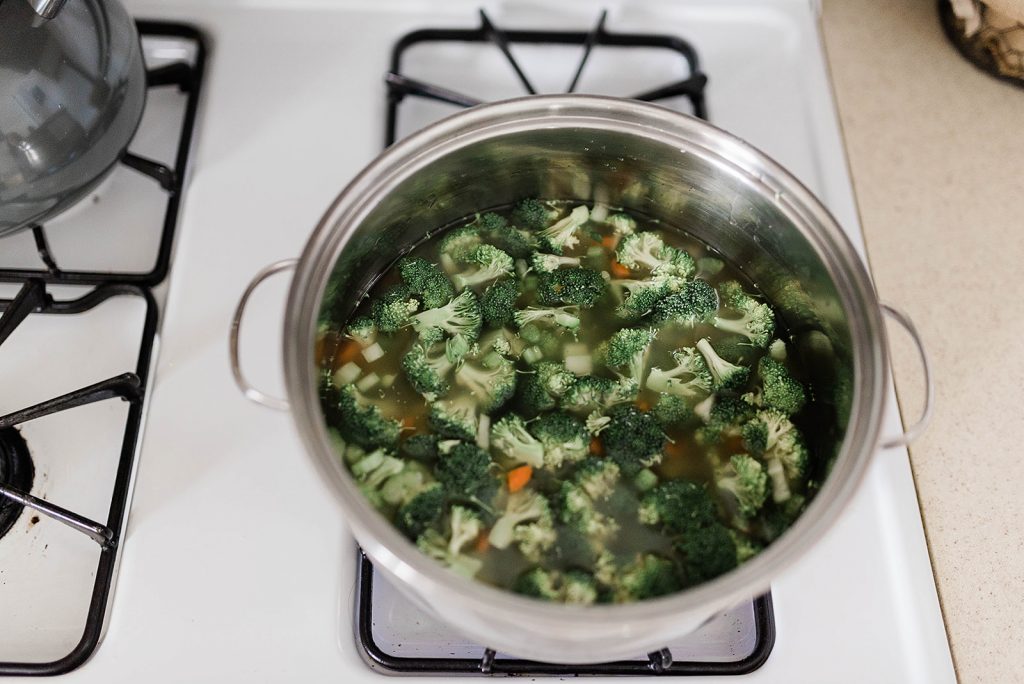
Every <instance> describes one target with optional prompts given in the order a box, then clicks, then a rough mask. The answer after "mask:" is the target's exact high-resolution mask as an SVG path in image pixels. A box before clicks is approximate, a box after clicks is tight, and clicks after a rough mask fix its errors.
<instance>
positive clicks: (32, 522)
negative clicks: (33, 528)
mask: <svg viewBox="0 0 1024 684" xmlns="http://www.w3.org/2000/svg"><path fill="white" fill-rule="evenodd" d="M38 522H39V516H38V515H33V516H32V518H31V519H30V520H29V521H28V524H29V525H35V524H36V523H38Z"/></svg>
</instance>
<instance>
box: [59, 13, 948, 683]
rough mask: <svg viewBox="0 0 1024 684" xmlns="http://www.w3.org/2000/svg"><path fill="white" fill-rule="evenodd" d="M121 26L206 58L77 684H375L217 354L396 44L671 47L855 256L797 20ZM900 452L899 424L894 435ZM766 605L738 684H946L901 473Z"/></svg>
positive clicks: (276, 421) (278, 465) (322, 512)
mask: <svg viewBox="0 0 1024 684" xmlns="http://www.w3.org/2000/svg"><path fill="white" fill-rule="evenodd" d="M127 4H128V5H129V9H130V10H131V11H132V12H133V13H134V14H136V15H137V16H141V17H146V18H168V19H175V20H184V21H189V22H191V23H195V24H197V25H199V26H200V27H201V28H202V29H203V30H204V31H205V32H206V34H207V36H208V37H209V41H210V48H211V49H210V58H209V64H208V72H207V75H206V80H205V83H204V95H203V98H204V103H203V105H202V107H201V111H200V114H199V121H198V125H197V131H198V132H197V143H196V144H197V147H196V151H195V155H194V161H193V169H192V176H191V181H190V184H189V187H188V188H187V191H186V195H185V200H184V204H183V211H182V217H181V226H180V229H179V234H178V245H177V252H176V257H175V261H174V266H173V269H172V275H171V282H170V287H169V291H168V300H167V305H166V310H165V316H164V321H163V328H162V339H161V348H160V357H159V361H158V365H157V368H156V381H155V386H154V387H153V390H152V395H151V397H152V398H151V406H150V411H149V420H148V425H147V427H146V431H145V438H144V439H145V441H144V444H143V448H142V453H141V457H140V463H139V471H138V480H137V484H136V488H135V497H134V503H133V506H132V510H131V516H130V519H129V523H128V529H127V539H126V540H125V543H124V552H123V557H122V563H121V573H120V577H119V580H118V583H117V588H116V595H115V598H114V602H113V605H112V608H111V611H110V622H109V627H108V630H107V633H106V637H105V640H104V642H103V643H102V644H101V645H100V647H99V648H98V650H97V652H96V655H95V656H94V657H93V658H92V660H91V661H89V662H88V663H87V664H86V665H84V666H83V667H81V668H80V669H78V670H76V671H74V672H73V673H71V674H69V675H67V676H66V677H65V678H66V679H67V680H69V681H72V682H111V681H125V682H136V681H146V682H164V681H166V682H181V681H244V682H254V681H302V682H313V681H321V682H338V681H345V682H351V681H356V680H359V681H369V680H372V679H375V678H377V677H378V676H379V675H377V674H374V673H371V671H370V670H369V669H367V668H366V666H365V665H364V664H363V662H362V660H361V659H360V657H359V654H358V652H357V647H356V645H355V643H354V640H353V635H352V629H351V622H352V600H353V594H354V589H355V587H354V576H355V561H354V558H353V543H352V541H351V538H350V536H349V535H348V533H347V531H346V528H345V523H344V520H342V519H341V516H340V513H339V510H338V508H337V507H336V506H335V504H334V502H333V500H332V497H331V494H330V492H329V491H328V490H327V488H326V486H325V485H323V484H322V483H321V482H320V481H319V480H318V478H317V476H316V473H315V471H314V469H313V467H312V466H311V464H310V463H309V462H308V460H307V457H306V456H305V455H304V454H303V450H302V447H301V445H300V442H299V439H298V437H297V435H296V432H295V429H294V427H293V425H292V422H291V419H290V418H289V417H288V415H287V414H279V413H274V412H271V411H268V410H265V409H261V408H260V407H257V406H254V405H251V404H249V403H248V402H246V401H245V400H244V399H242V397H241V396H240V395H239V393H238V391H237V390H236V389H235V387H234V385H233V383H232V380H231V374H230V371H229V367H228V360H227V333H228V325H229V319H230V316H231V312H232V309H233V307H234V305H235V303H236V301H237V298H238V296H239V294H240V293H241V291H242V289H243V288H244V286H245V284H246V282H247V281H248V279H249V278H250V276H251V275H252V274H253V273H255V272H256V271H257V270H258V269H259V268H260V267H262V266H263V265H265V264H267V263H269V262H271V261H274V260H277V259H281V258H284V257H290V256H294V255H296V254H298V253H299V251H300V249H301V247H302V245H303V243H304V241H305V239H306V237H307V236H308V234H309V232H310V230H311V229H312V227H313V226H314V225H315V223H316V221H317V219H318V218H319V216H320V213H321V212H322V211H323V209H324V208H325V207H326V206H327V205H328V203H329V202H330V200H331V199H332V198H333V197H334V196H335V195H336V194H337V192H338V191H339V189H340V188H342V187H343V186H344V185H345V184H346V183H347V182H348V181H349V179H351V178H352V176H353V175H354V174H355V173H356V172H357V171H358V170H359V169H360V168H361V167H362V166H363V165H364V164H365V163H366V162H368V161H369V160H370V159H371V158H372V157H373V156H374V155H375V154H376V153H377V152H378V150H379V148H380V146H381V138H382V135H383V134H382V125H383V124H382V122H383V112H384V86H383V81H382V75H383V73H384V71H385V70H386V68H387V64H388V59H389V52H390V48H391V44H392V43H393V41H394V39H395V38H397V37H398V36H399V35H400V34H402V33H404V32H406V31H408V30H411V29H414V28H420V27H423V26H436V25H466V26H472V25H475V24H476V21H477V20H476V14H475V12H476V9H477V8H478V6H479V5H481V4H483V5H484V7H486V8H487V10H488V12H489V14H490V15H491V16H492V18H493V19H494V20H495V21H496V22H499V23H500V24H508V25H514V24H516V23H517V22H518V23H519V24H520V25H526V24H530V23H533V24H535V25H536V24H537V23H538V21H537V19H536V17H538V16H541V17H553V18H549V19H543V18H542V19H541V20H540V21H542V22H543V21H548V22H552V21H553V22H554V23H556V24H558V25H561V26H571V27H580V26H585V25H589V23H590V22H591V21H592V19H593V17H595V16H596V14H597V11H598V10H599V8H600V7H601V6H603V7H607V8H608V9H609V19H608V28H609V29H612V30H628V29H641V30H642V29H647V30H652V29H653V30H656V31H659V32H668V33H678V34H680V35H683V36H685V37H687V38H689V39H691V40H692V42H694V43H695V45H696V47H697V49H698V51H699V52H700V54H701V57H702V59H703V64H704V69H705V70H706V72H707V73H709V75H710V77H711V79H712V82H711V90H710V96H709V106H710V109H711V116H712V120H713V121H714V122H715V123H716V124H718V125H720V126H722V127H724V128H727V129H730V130H732V131H734V132H736V133H738V134H739V135H741V136H743V137H746V138H748V139H749V140H750V141H751V142H753V143H754V144H756V145H759V146H760V147H762V148H764V149H765V150H766V151H768V152H769V153H770V154H772V155H774V156H776V157H777V158H778V159H779V161H781V162H782V163H783V164H785V165H787V166H789V167H790V168H791V169H792V170H793V171H794V172H795V173H796V174H797V175H798V176H800V177H801V178H802V179H803V180H804V181H805V182H806V183H807V184H808V185H809V186H810V187H811V188H812V189H814V190H816V191H817V192H819V193H820V194H821V196H822V197H823V198H824V199H825V200H826V203H827V204H828V205H829V206H830V208H831V209H832V210H833V212H834V213H835V214H836V216H837V217H838V218H839V220H840V222H841V223H842V224H844V225H845V226H847V227H848V228H849V230H850V232H851V235H852V237H853V238H854V240H855V241H856V242H857V243H858V244H860V240H861V237H860V233H859V227H858V224H857V217H856V213H855V209H854V204H853V198H852V194H851V191H850V184H849V179H848V178H847V175H846V167H845V158H844V156H843V153H842V148H841V146H840V143H839V140H840V138H839V133H838V130H837V126H836V121H835V113H834V111H833V105H832V102H831V99H830V96H829V91H828V89H827V87H826V85H825V84H826V81H825V79H826V76H825V71H824V65H823V61H822V57H821V52H820V47H819V44H818V40H817V33H816V25H815V23H814V16H813V13H812V11H811V9H810V7H809V5H808V4H806V3H804V2H801V1H799V0H789V1H787V0H778V1H777V2H773V3H770V4H769V3H764V2H750V3H739V2H728V3H722V2H712V1H711V0H706V1H705V2H703V3H683V2H677V1H670V0H643V1H640V0H632V1H631V2H627V1H626V0H608V1H607V2H604V3H601V4H600V5H599V4H597V3H592V2H584V1H583V0H569V1H562V2H559V3H558V4H557V10H554V9H552V10H551V11H552V12H553V13H552V14H550V15H549V14H542V13H541V8H542V5H541V3H538V2H535V3H526V2H514V3H513V2H491V1H488V2H483V3H481V2H478V1H477V0H450V1H449V2H446V3H444V5H443V9H439V7H440V3H428V2H426V0H395V1H391V2H389V1H386V0H375V1H372V2H369V1H367V2H343V1H341V0H337V1H334V2H331V1H329V0H305V1H303V2H288V1H286V0H238V1H234V2H228V1H223V2H213V1H211V0H174V1H173V2H170V1H168V0H164V1H163V2H159V1H158V0H132V1H130V2H128V3H127ZM428 7H430V9H429V10H428ZM550 7H551V8H554V7H555V3H550ZM531 18H533V20H532V21H531ZM285 280H286V279H285V278H281V279H279V280H277V281H276V282H275V281H272V283H271V284H268V285H267V286H266V287H265V288H264V289H263V290H261V291H260V292H259V293H258V295H257V297H256V298H255V300H254V301H253V304H252V305H251V307H250V311H251V314H252V315H251V316H250V319H249V321H248V324H247V325H246V326H245V327H244V330H243V335H244V343H245V349H244V361H245V364H246V366H247V367H248V368H249V369H250V374H251V375H252V376H253V378H254V379H255V380H256V381H257V382H258V383H260V384H262V385H265V386H268V387H271V388H273V387H275V386H280V379H279V375H280V370H279V367H280V361H279V358H280V350H279V345H278V338H279V337H280V320H281V315H282V307H283V295H284V289H285V287H286V282H285ZM898 428H899V425H898V417H897V414H896V413H895V410H894V409H893V410H892V411H890V419H889V424H888V425H887V429H888V431H890V432H895V431H897V430H898ZM773 594H774V598H775V617H776V625H777V629H778V638H777V642H776V645H775V650H774V651H773V653H772V655H771V657H770V658H769V660H768V662H767V664H766V665H765V666H764V667H762V668H761V669H760V670H758V671H757V672H755V673H754V674H753V675H751V676H749V677H748V678H747V679H749V680H751V681H759V682H760V681H786V682H798V681H807V682H821V681H829V682H834V681H849V682H865V681H899V682H909V681H920V682H929V683H930V682H941V681H952V680H953V670H952V664H951V661H950V656H949V651H948V648H947V645H946V639H945V633H944V630H943V625H942V619H941V615H940V613H939V607H938V602H937V600H936V595H935V588H934V585H933V581H932V576H931V569H930V566H929V564H928V556H927V553H926V549H925V541H924V537H923V534H922V531H921V522H920V515H919V512H918V508H917V502H916V498H915V495H914V489H913V481H912V479H911V473H910V469H909V466H908V462H907V455H906V452H905V451H904V450H892V451H889V452H885V453H881V454H879V457H878V458H877V459H876V460H875V462H874V464H873V466H872V468H871V471H870V474H869V476H868V478H867V480H866V482H865V485H864V488H863V489H862V491H861V493H860V494H859V495H858V497H857V498H856V500H855V501H854V503H853V504H852V506H851V508H850V510H849V511H848V514H847V515H846V516H845V517H844V518H843V520H842V522H841V523H840V524H839V525H838V526H837V528H836V529H835V530H834V532H833V533H832V534H831V535H830V536H829V537H828V538H827V539H826V540H825V541H824V542H823V543H822V544H821V545H820V546H819V548H818V549H816V550H815V551H814V552H813V553H812V554H810V555H809V556H808V557H807V558H805V559H804V560H803V561H801V562H800V563H799V564H797V565H795V566H794V567H793V568H792V569H791V570H789V571H788V572H787V573H786V574H785V575H784V576H783V577H780V578H779V579H778V581H777V582H776V583H775V584H774V585H773Z"/></svg>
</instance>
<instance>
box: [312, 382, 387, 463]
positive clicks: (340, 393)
mask: <svg viewBox="0 0 1024 684" xmlns="http://www.w3.org/2000/svg"><path fill="white" fill-rule="evenodd" d="M321 400H322V402H323V405H324V410H325V413H326V414H327V421H328V423H330V424H331V425H335V426H337V427H338V429H339V431H340V433H341V435H342V437H344V438H345V440H346V441H348V442H351V443H354V444H357V445H359V446H361V447H363V448H366V449H373V448H376V447H385V448H388V449H391V448H394V447H395V445H397V444H398V434H399V431H400V430H401V424H400V423H399V422H398V421H397V420H392V419H390V418H385V417H384V414H383V413H381V411H380V409H379V408H378V407H377V406H374V405H373V404H369V403H366V401H365V399H364V398H363V397H362V396H361V395H360V394H359V391H358V390H356V388H355V386H354V385H344V386H342V387H335V386H334V385H333V384H331V383H327V384H325V385H324V386H323V388H322V393H321Z"/></svg>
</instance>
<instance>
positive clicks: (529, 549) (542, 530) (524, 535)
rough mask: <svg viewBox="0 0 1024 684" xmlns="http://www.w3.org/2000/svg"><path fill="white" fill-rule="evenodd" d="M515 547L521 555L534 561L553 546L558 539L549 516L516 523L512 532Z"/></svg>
mask: <svg viewBox="0 0 1024 684" xmlns="http://www.w3.org/2000/svg"><path fill="white" fill-rule="evenodd" d="M512 538H513V539H514V540H515V543H516V547H517V548H518V549H519V552H520V553H521V554H523V556H524V557H525V558H526V559H527V560H529V561H532V562H534V563H538V562H540V559H541V558H542V557H543V556H544V554H546V553H547V552H548V550H550V549H551V547H552V546H554V544H555V542H556V541H557V540H558V533H557V532H555V527H554V522H553V521H552V519H551V516H550V515H548V516H547V517H546V518H542V519H539V520H535V521H533V522H528V523H526V524H524V525H516V527H515V530H514V531H513V533H512Z"/></svg>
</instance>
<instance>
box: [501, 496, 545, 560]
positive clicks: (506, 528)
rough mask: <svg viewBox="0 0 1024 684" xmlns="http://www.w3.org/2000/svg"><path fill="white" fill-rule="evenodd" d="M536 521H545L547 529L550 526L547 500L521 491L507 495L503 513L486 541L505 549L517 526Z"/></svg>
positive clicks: (510, 542)
mask: <svg viewBox="0 0 1024 684" xmlns="http://www.w3.org/2000/svg"><path fill="white" fill-rule="evenodd" d="M536 521H541V522H544V521H546V522H547V524H548V527H550V526H551V510H550V509H549V508H548V500H547V499H545V498H544V496H543V495H542V494H538V493H537V492H534V491H531V490H529V489H522V490H520V491H518V492H515V493H513V494H510V495H509V497H508V501H507V503H506V504H505V511H504V513H502V514H501V517H499V518H498V520H497V522H495V523H494V526H493V527H491V532H490V534H489V535H488V537H487V540H488V542H489V543H490V545H491V546H493V547H494V548H496V549H507V548H508V547H509V545H511V544H512V541H513V538H514V533H515V528H516V526H517V525H521V524H524V523H530V522H536Z"/></svg>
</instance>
